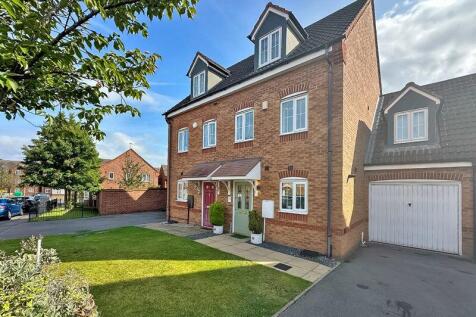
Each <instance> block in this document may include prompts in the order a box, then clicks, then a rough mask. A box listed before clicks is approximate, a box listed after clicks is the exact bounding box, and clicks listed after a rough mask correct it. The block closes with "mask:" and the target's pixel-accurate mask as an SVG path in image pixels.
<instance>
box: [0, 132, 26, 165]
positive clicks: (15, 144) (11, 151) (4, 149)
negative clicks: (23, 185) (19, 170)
mask: <svg viewBox="0 0 476 317" xmlns="http://www.w3.org/2000/svg"><path fill="white" fill-rule="evenodd" d="M28 144H31V139H29V138H27V137H19V136H8V135H0V158H1V159H8V160H18V161H21V160H22V159H23V155H22V151H21V148H22V147H23V146H24V145H28Z"/></svg>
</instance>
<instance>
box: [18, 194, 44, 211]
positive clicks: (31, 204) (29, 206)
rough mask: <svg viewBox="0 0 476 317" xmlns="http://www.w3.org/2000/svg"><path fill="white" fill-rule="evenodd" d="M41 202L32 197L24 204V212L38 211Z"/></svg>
mask: <svg viewBox="0 0 476 317" xmlns="http://www.w3.org/2000/svg"><path fill="white" fill-rule="evenodd" d="M39 205H40V202H39V201H38V200H35V199H33V198H32V197H30V198H29V199H27V200H26V201H25V203H24V204H23V206H22V209H23V212H24V213H38V208H39Z"/></svg>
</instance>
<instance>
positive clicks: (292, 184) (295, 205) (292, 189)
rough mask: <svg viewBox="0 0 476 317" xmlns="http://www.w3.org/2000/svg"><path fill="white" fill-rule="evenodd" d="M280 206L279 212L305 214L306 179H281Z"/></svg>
mask: <svg viewBox="0 0 476 317" xmlns="http://www.w3.org/2000/svg"><path fill="white" fill-rule="evenodd" d="M280 204H281V208H280V209H281V212H289V213H296V214H307V179H305V178H283V179H281V182H280Z"/></svg>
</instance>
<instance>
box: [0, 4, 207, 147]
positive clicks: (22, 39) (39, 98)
mask: <svg viewBox="0 0 476 317" xmlns="http://www.w3.org/2000/svg"><path fill="white" fill-rule="evenodd" d="M197 1H198V0H77V1H75V0H42V1H38V0H0V111H1V112H4V114H5V117H6V118H7V119H12V118H15V117H17V116H25V114H26V113H35V114H42V115H44V116H51V111H49V110H55V109H58V108H63V109H68V110H70V111H74V112H75V113H76V114H77V116H78V118H79V119H81V120H82V125H83V127H84V128H86V129H87V130H88V131H89V132H90V133H91V134H92V135H93V136H95V137H96V138H98V139H101V138H103V137H104V133H103V132H101V131H100V129H99V123H100V122H101V120H102V118H103V117H104V116H105V115H107V114H111V113H130V114H132V116H136V115H140V113H139V111H138V110H137V109H135V108H134V107H132V106H131V105H130V104H129V103H128V102H127V99H126V98H127V97H129V98H134V99H140V98H141V97H142V96H143V94H144V89H146V88H149V87H150V86H149V83H148V81H147V75H150V74H153V73H154V72H155V70H156V62H157V60H158V59H159V58H160V56H159V55H158V54H155V53H149V52H145V51H141V50H139V49H131V50H127V49H126V48H125V46H124V43H123V42H122V41H121V38H120V34H119V33H116V32H112V33H107V32H100V31H99V29H98V28H94V27H92V26H91V24H90V23H91V21H93V20H94V19H99V18H102V20H104V21H106V20H110V21H112V22H113V23H114V24H115V26H116V27H117V29H119V31H121V32H126V33H129V34H140V35H142V36H143V37H147V36H148V29H147V24H146V23H145V22H143V20H145V19H146V18H148V19H150V20H154V19H162V18H163V17H164V16H167V17H169V18H172V17H173V16H174V14H178V15H180V16H181V15H186V16H187V17H189V18H191V17H192V16H193V15H194V14H195V5H196V3H197ZM109 92H113V93H117V94H119V95H120V96H121V98H120V99H121V101H120V102H118V103H114V104H104V101H103V102H101V101H102V100H101V99H102V98H104V97H106V96H107V94H108V93H109Z"/></svg>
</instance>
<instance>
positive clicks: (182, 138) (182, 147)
mask: <svg viewBox="0 0 476 317" xmlns="http://www.w3.org/2000/svg"><path fill="white" fill-rule="evenodd" d="M188 133H189V132H188V128H183V129H180V130H179V132H178V152H179V153H184V152H187V151H188V140H189V135H188Z"/></svg>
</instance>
